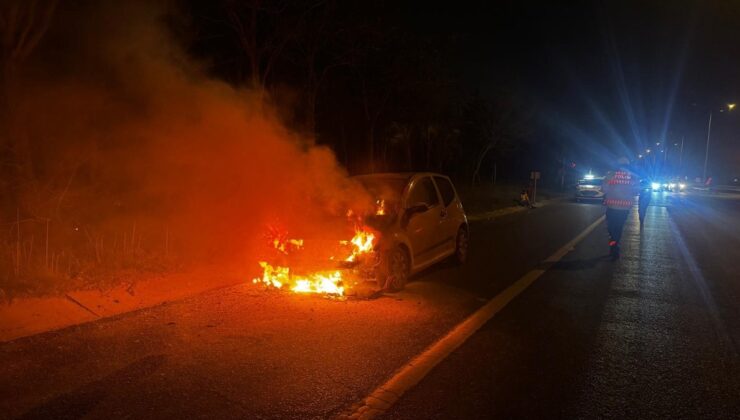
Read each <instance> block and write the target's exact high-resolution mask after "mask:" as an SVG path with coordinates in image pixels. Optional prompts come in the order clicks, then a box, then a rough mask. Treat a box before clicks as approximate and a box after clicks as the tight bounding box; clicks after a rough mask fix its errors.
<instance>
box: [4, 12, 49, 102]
mask: <svg viewBox="0 0 740 420" xmlns="http://www.w3.org/2000/svg"><path fill="white" fill-rule="evenodd" d="M56 4H57V1H56V0H4V1H3V2H0V47H1V48H2V51H0V53H1V54H2V60H3V76H2V77H3V90H4V95H5V96H4V97H5V98H6V100H11V99H12V95H11V94H12V93H14V92H13V88H14V87H15V82H16V76H17V73H18V71H19V68H20V66H21V64H22V63H23V62H24V61H25V60H26V59H27V58H28V56H29V55H30V54H31V52H32V51H33V50H34V48H36V46H37V45H38V43H39V41H41V38H42V37H43V36H44V34H45V33H46V31H47V30H48V29H49V24H50V23H51V18H52V16H53V15H54V9H55V8H56ZM6 105H9V104H6Z"/></svg>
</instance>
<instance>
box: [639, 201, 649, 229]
mask: <svg viewBox="0 0 740 420" xmlns="http://www.w3.org/2000/svg"><path fill="white" fill-rule="evenodd" d="M647 208H648V203H645V204H643V203H642V201H641V202H640V206H639V208H638V213H639V215H640V229H642V224H643V223H645V214H646V213H647Z"/></svg>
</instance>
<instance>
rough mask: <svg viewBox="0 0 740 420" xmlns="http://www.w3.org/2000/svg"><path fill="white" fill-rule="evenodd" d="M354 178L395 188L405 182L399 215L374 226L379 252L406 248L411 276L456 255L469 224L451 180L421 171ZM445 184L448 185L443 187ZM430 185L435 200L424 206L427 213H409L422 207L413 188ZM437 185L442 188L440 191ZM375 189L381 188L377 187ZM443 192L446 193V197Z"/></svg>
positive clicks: (398, 210) (398, 209) (424, 211)
mask: <svg viewBox="0 0 740 420" xmlns="http://www.w3.org/2000/svg"><path fill="white" fill-rule="evenodd" d="M355 178H356V179H357V180H359V181H360V182H362V183H364V184H368V183H370V184H372V183H375V182H390V183H396V188H397V187H398V182H399V181H400V180H405V187H404V188H403V191H402V192H401V193H400V195H401V199H400V203H399V205H398V206H397V208H396V209H395V210H394V211H396V212H397V214H396V215H395V216H391V217H392V218H391V219H390V220H389V222H388V223H387V224H384V225H376V226H372V227H373V228H376V229H377V230H379V232H380V238H381V239H380V243H379V245H378V250H379V251H380V252H386V253H387V252H388V251H389V250H391V249H394V248H395V247H398V246H401V247H403V248H405V249H406V250H407V251H408V253H409V257H410V260H411V274H414V273H417V272H419V271H420V270H423V269H424V268H427V267H429V266H431V265H433V264H435V263H437V262H440V261H442V260H444V259H446V258H449V257H450V256H452V255H454V253H455V239H456V235H457V231H458V229H460V227H461V226H464V227H465V228H466V229H467V226H468V221H467V217H466V215H465V210H464V208H463V205H462V202H461V201H460V198H459V196H458V195H457V191H456V190H455V188H454V185H453V184H452V182H451V181H450V179H449V177H447V176H445V175H441V174H437V173H430V172H420V173H391V174H373V175H361V176H357V177H355ZM444 182H447V183H449V184H443V183H444ZM429 183H431V186H432V187H433V190H432V189H430V190H429V193H430V194H431V193H432V192H433V194H434V199H433V200H430V201H432V202H425V203H424V204H426V206H425V207H426V209H425V210H423V211H419V212H415V213H409V209H411V208H412V207H414V206H415V205H419V204H421V203H420V202H419V200H418V197H419V195H417V194H415V193H414V188H415V187H417V186H421V185H422V184H426V185H427V186H429ZM438 183H439V184H440V185H442V187H441V188H440V186H439V185H438ZM374 189H375V190H379V189H380V188H378V187H377V186H376V188H374ZM442 191H445V194H446V195H445V196H443V192H442ZM445 198H447V200H445ZM445 201H447V202H445Z"/></svg>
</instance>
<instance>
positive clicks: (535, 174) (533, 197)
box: [529, 171, 540, 204]
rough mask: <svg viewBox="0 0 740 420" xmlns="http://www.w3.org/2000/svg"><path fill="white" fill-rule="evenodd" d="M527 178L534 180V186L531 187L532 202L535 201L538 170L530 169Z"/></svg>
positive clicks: (538, 177) (538, 176)
mask: <svg viewBox="0 0 740 420" xmlns="http://www.w3.org/2000/svg"><path fill="white" fill-rule="evenodd" d="M529 179H531V180H533V181H534V187H533V188H532V203H533V204H534V203H536V202H537V180H538V179H540V172H539V171H532V172H530V173H529Z"/></svg>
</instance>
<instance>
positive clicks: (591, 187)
mask: <svg viewBox="0 0 740 420" xmlns="http://www.w3.org/2000/svg"><path fill="white" fill-rule="evenodd" d="M603 183H604V177H592V176H589V177H586V178H583V179H581V180H579V181H578V184H576V195H575V199H576V201H578V202H580V201H583V200H603V199H604V189H603V188H602V184H603Z"/></svg>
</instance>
